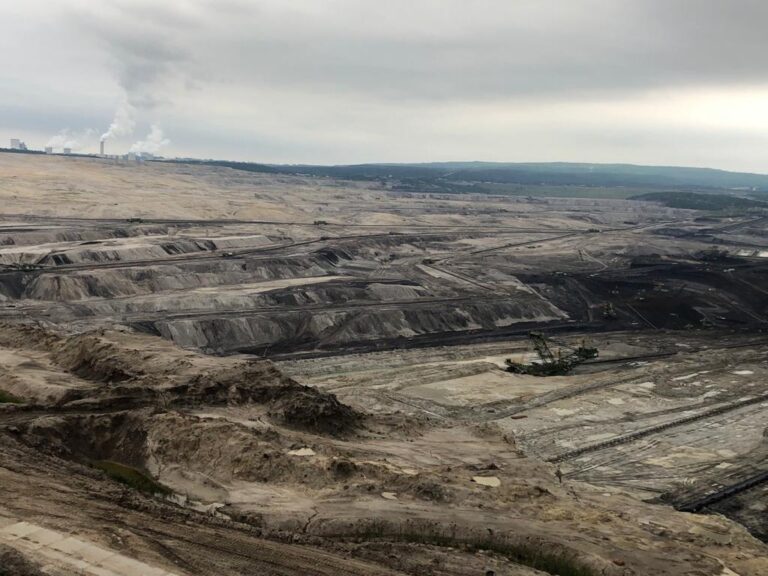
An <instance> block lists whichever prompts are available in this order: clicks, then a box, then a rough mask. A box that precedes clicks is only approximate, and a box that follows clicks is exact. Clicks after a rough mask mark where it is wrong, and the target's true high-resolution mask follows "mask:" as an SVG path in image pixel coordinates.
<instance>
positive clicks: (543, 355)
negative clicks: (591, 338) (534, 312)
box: [506, 332, 597, 376]
mask: <svg viewBox="0 0 768 576" xmlns="http://www.w3.org/2000/svg"><path fill="white" fill-rule="evenodd" d="M528 338H530V340H531V343H532V344H533V348H534V350H536V353H537V354H538V355H539V360H538V361H534V362H530V363H526V364H524V363H522V362H515V361H514V360H510V359H508V360H507V361H506V364H507V372H512V373H513V374H528V375H530V376H562V375H563V374H568V372H570V371H571V370H572V369H573V368H575V367H576V366H578V365H579V364H581V363H582V362H584V361H586V360H591V359H593V358H597V348H590V347H588V346H585V344H584V343H583V342H582V345H581V346H578V347H576V348H574V347H573V346H570V345H569V344H566V343H565V342H559V341H556V340H554V339H552V338H550V340H551V341H552V342H554V343H555V344H557V345H558V346H559V348H558V351H557V354H555V353H553V352H552V349H551V348H550V347H549V344H547V338H546V336H544V334H542V333H541V332H531V333H529V334H528ZM563 350H566V353H565V354H563Z"/></svg>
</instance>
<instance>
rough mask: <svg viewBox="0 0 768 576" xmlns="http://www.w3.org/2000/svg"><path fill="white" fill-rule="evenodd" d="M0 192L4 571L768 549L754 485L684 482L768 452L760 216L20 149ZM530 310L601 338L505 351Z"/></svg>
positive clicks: (742, 473) (259, 570) (405, 570)
mask: <svg viewBox="0 0 768 576" xmlns="http://www.w3.org/2000/svg"><path fill="white" fill-rule="evenodd" d="M0 198H2V200H3V208H2V211H3V215H2V216H0V217H1V218H2V221H1V222H0V242H1V243H2V246H0V486H2V492H3V496H4V498H3V499H2V501H0V559H3V562H5V563H6V566H12V567H13V568H12V569H13V570H14V571H15V572H10V573H11V574H15V573H18V574H25V573H28V574H37V573H38V572H40V573H45V574H54V575H63V574H72V573H82V574H93V575H97V574H109V575H121V576H137V575H139V574H142V575H143V574H153V575H154V574H158V575H160V574H175V575H198V574H199V575H203V574H206V575H207V574H222V575H229V574H231V575H235V574H238V575H240V574H254V575H255V574H259V575H261V574H269V575H272V574H274V575H278V574H280V575H293V574H295V575H299V574H361V575H363V574H366V575H367V574H370V575H373V574H382V575H383V574H410V575H422V574H435V575H446V576H448V575H451V576H454V575H455V576H460V575H462V576H463V575H466V574H478V575H486V574H491V573H492V574H496V575H500V574H505V575H520V576H523V575H525V576H528V575H534V574H560V575H564V576H567V575H573V574H578V575H591V574H604V575H608V576H611V575H630V574H633V575H645V574H648V575H657V574H658V575H664V574H668V575H678V574H697V575H712V576H733V574H737V575H739V576H751V575H754V576H758V575H761V574H766V573H768V559H767V558H768V554H766V552H768V548H766V545H765V544H763V543H762V542H761V541H760V540H758V539H757V538H755V536H753V535H756V536H760V537H762V536H763V534H764V533H768V532H764V530H765V523H764V521H763V520H762V518H763V516H764V515H761V510H764V509H765V508H760V506H762V505H763V503H764V502H765V501H766V498H767V497H765V495H764V494H763V491H764V486H765V484H764V483H760V482H758V483H756V484H753V485H750V486H749V487H748V488H740V489H739V491H738V492H734V493H733V496H732V497H731V496H730V495H729V496H727V497H725V498H721V499H719V500H718V501H717V502H716V503H714V504H705V505H704V506H703V508H701V509H699V508H697V507H696V506H693V508H696V510H695V511H696V512H705V513H703V514H702V513H691V512H682V511H676V510H675V508H674V506H677V507H678V508H685V507H686V506H688V505H689V504H690V503H691V502H694V503H697V502H700V501H702V498H704V499H706V498H708V497H711V496H712V494H715V495H720V494H721V493H724V492H727V490H725V489H727V488H728V487H730V486H733V485H737V484H738V483H740V482H741V483H743V482H744V481H745V480H749V479H754V478H757V477H759V475H760V474H761V473H763V472H764V471H765V470H766V466H765V455H766V454H768V450H765V440H764V436H763V430H764V429H765V427H766V426H768V422H765V418H764V416H763V412H764V407H765V405H766V404H768V389H766V388H765V378H764V376H765V370H766V368H765V354H766V342H765V339H764V336H763V335H762V332H761V330H763V329H764V326H765V323H766V318H768V299H766V296H768V293H766V292H765V289H764V286H765V285H766V284H765V279H766V273H767V268H766V261H765V260H764V259H763V258H762V257H761V256H760V253H761V251H762V250H763V249H764V248H765V246H764V244H765V234H764V226H763V221H762V220H761V218H760V217H756V216H754V215H745V216H740V217H736V218H730V219H727V218H719V219H717V218H716V221H715V222H712V221H702V220H700V219H699V217H700V215H699V214H698V213H695V212H692V211H680V210H670V209H666V208H662V207H659V206H655V205H652V204H650V205H649V204H647V203H642V204H641V203H638V202H630V201H607V202H600V203H599V204H598V203H596V202H594V201H592V200H578V199H568V200H565V199H562V200H534V199H528V198H525V197H497V196H478V195H473V196H435V195H419V194H402V193H397V192H394V191H393V190H391V189H390V188H389V187H388V186H387V185H381V184H380V183H378V182H376V183H370V184H366V185H360V184H357V183H349V182H343V181H337V180H333V179H330V178H299V177H284V176H274V175H267V174H251V173H246V172H238V171H236V170H230V169H225V168H210V167H203V166H185V165H177V164H162V163H147V164H142V165H135V164H116V163H113V162H112V161H107V160H96V159H83V158H63V157H56V158H51V157H28V156H23V155H10V154H0ZM713 246H717V247H719V248H726V249H727V250H728V251H729V252H730V253H731V256H729V257H728V258H726V259H725V260H723V261H717V260H715V261H713V260H712V259H711V258H710V257H709V256H707V251H708V250H710V249H711V248H712V247H713ZM608 304H610V305H611V307H610V308H609V307H608ZM609 309H610V310H611V313H610V314H608V313H607V311H608V310H609ZM531 329H536V330H544V331H546V332H547V334H549V335H552V336H553V337H556V339H557V340H558V341H560V342H564V344H566V343H570V344H571V345H577V343H579V342H581V341H582V340H584V339H588V340H589V341H590V342H591V343H593V344H595V345H596V346H597V347H598V348H599V349H600V357H599V358H598V359H597V361H594V362H592V363H588V364H585V365H583V366H582V367H580V368H579V369H578V371H577V372H576V373H575V374H572V375H568V376H560V377H555V378H550V379H541V378H534V377H529V376H520V375H515V374H510V373H508V372H505V371H504V370H503V366H504V360H505V359H506V358H509V357H514V358H516V359H518V360H524V359H526V358H530V357H531V350H530V348H529V346H528V345H527V343H526V340H525V335H526V333H527V332H528V331H529V330H531ZM750 495H751V496H752V497H751V499H750ZM689 507H690V506H689ZM693 508H691V509H692V510H693ZM714 512H722V513H725V514H726V515H727V516H728V517H729V518H735V519H737V520H738V521H739V522H742V523H743V525H742V524H739V523H737V522H735V521H733V520H730V519H728V518H726V517H725V516H722V515H720V514H717V513H714ZM745 526H746V528H745ZM747 528H749V530H750V531H751V532H752V534H753V535H751V534H750V532H748V530H747ZM6 566H2V565H0V574H3V569H5V570H6V572H8V570H9V569H8V568H7V567H6Z"/></svg>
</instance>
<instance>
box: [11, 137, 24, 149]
mask: <svg viewBox="0 0 768 576" xmlns="http://www.w3.org/2000/svg"><path fill="white" fill-rule="evenodd" d="M27 149H28V148H27V144H26V143H25V142H24V141H23V140H19V139H18V138H11V150H27Z"/></svg>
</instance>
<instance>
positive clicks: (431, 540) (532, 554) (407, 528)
mask: <svg viewBox="0 0 768 576" xmlns="http://www.w3.org/2000/svg"><path fill="white" fill-rule="evenodd" d="M356 535H358V536H362V537H363V538H365V539H377V538H378V539H385V540H389V541H398V542H405V543H408V544H423V545H428V546H441V547H453V548H463V549H464V550H467V551H468V552H472V553H474V552H479V551H481V550H482V551H487V552H494V553H496V554H499V555H501V556H504V557H506V558H508V559H509V560H511V561H512V562H515V563H516V564H520V565H523V566H528V567H530V568H534V569H536V570H541V571H542V572H546V573H548V574H552V575H554V576H597V572H595V571H594V570H593V569H591V568H589V567H587V566H585V565H584V564H583V563H581V562H580V561H579V560H578V559H577V558H575V557H574V555H573V554H572V553H571V552H569V551H568V550H567V549H565V548H562V547H558V546H556V545H553V544H552V543H546V542H536V541H515V540H512V539H509V538H506V537H504V536H501V535H497V534H490V533H489V534H482V535H480V534H466V535H459V534H458V526H456V525H451V526H450V527H441V526H439V525H435V524H431V523H421V522H418V521H416V522H412V521H408V522H406V523H405V524H399V525H396V524H392V523H390V522H387V521H383V520H373V521H371V522H369V523H367V524H366V525H365V526H364V527H362V529H361V530H360V531H359V532H358V533H357V534H356Z"/></svg>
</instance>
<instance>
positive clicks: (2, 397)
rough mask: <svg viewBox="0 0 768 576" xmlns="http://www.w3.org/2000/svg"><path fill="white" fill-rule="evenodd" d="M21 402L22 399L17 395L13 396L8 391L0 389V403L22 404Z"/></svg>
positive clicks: (22, 401)
mask: <svg viewBox="0 0 768 576" xmlns="http://www.w3.org/2000/svg"><path fill="white" fill-rule="evenodd" d="M23 403H24V400H22V399H21V398H19V397H18V396H14V395H13V394H10V393H9V392H5V391H3V390H0V404H23Z"/></svg>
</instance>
